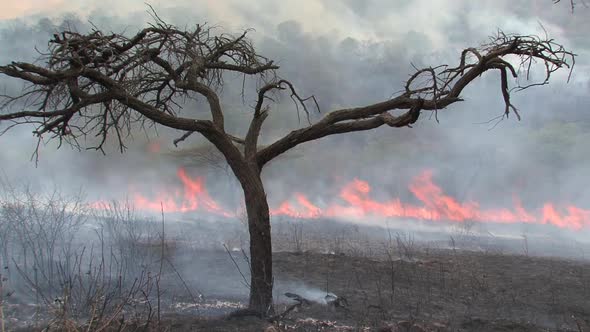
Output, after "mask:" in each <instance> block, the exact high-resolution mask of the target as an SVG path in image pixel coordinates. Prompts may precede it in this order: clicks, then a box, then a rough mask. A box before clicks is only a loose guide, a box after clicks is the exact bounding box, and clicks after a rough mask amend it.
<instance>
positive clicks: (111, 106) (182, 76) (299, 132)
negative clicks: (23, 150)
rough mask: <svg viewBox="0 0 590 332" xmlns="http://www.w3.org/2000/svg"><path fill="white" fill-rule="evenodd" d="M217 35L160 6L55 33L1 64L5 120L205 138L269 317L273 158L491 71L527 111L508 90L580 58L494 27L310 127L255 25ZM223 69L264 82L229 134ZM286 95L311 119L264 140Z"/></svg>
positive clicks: (55, 130)
mask: <svg viewBox="0 0 590 332" xmlns="http://www.w3.org/2000/svg"><path fill="white" fill-rule="evenodd" d="M214 32H215V31H213V30H212V29H211V28H210V27H208V26H205V25H197V26H196V27H194V28H193V29H191V30H181V29H179V28H177V27H175V26H173V25H170V24H168V23H166V22H164V21H163V20H161V19H160V18H159V17H158V16H157V15H156V14H155V13H154V24H153V25H151V26H149V27H147V28H145V29H143V30H141V31H139V32H138V33H137V34H136V35H134V36H131V37H128V36H125V35H123V34H115V33H111V34H105V33H103V32H101V31H97V30H94V31H92V32H91V33H87V34H81V33H77V32H74V31H63V32H61V33H59V34H55V35H54V37H53V39H51V40H50V42H49V48H48V51H47V53H46V54H43V55H42V58H41V61H39V62H36V63H26V62H12V63H11V64H9V65H6V66H0V73H2V74H4V75H7V76H10V77H14V78H17V79H20V80H22V81H24V82H26V83H28V86H27V87H26V88H25V89H24V90H23V91H22V92H21V93H19V94H17V95H9V96H4V102H3V104H2V107H3V109H4V110H5V112H3V114H0V120H3V122H5V123H6V122H8V123H9V124H10V126H8V128H7V129H6V130H8V129H9V128H12V127H13V126H15V125H17V124H22V123H28V124H31V123H33V124H35V125H36V126H37V127H36V130H35V131H34V134H36V135H37V136H38V138H39V139H41V138H42V137H44V136H47V135H50V137H51V138H55V139H57V140H59V142H60V143H61V142H62V141H66V142H69V143H71V144H75V145H78V143H79V139H80V138H83V137H86V136H87V135H96V136H97V137H99V138H100V139H99V142H98V144H96V146H93V147H91V148H94V149H97V150H102V148H103V146H104V144H105V142H106V141H107V138H108V137H111V136H112V137H114V138H115V139H116V140H117V142H118V144H119V146H120V148H121V151H123V150H124V149H125V141H126V139H128V138H129V134H130V133H131V132H132V131H133V130H134V128H137V124H139V125H141V126H144V127H145V126H147V125H153V124H159V125H162V126H166V127H170V128H174V129H177V130H179V131H182V132H184V134H183V135H182V136H181V137H179V138H178V139H177V140H175V141H174V143H175V144H177V143H179V142H182V141H183V140H185V139H187V138H188V137H189V136H190V135H191V134H193V133H199V134H201V135H202V136H203V137H205V138H206V139H207V140H208V141H209V142H211V143H212V144H213V145H214V146H215V147H216V148H217V149H218V150H219V152H220V153H221V154H222V155H223V156H224V157H225V160H226V161H227V163H228V164H229V167H230V168H231V170H232V171H233V173H234V174H235V176H236V177H237V179H238V181H239V182H240V184H241V187H242V189H243V192H244V197H245V205H246V211H247V215H248V227H249V233H250V254H251V269H252V275H251V282H250V284H251V290H250V300H249V306H250V309H252V310H255V311H257V312H260V313H262V314H269V313H270V312H271V311H272V310H273V309H272V288H273V273H272V252H271V232H270V227H271V226H270V217H269V207H268V203H267V199H266V193H265V189H264V185H263V182H262V180H261V171H262V169H263V167H264V166H265V165H266V164H268V163H269V162H270V161H271V160H273V159H274V158H276V157H277V156H279V155H281V154H283V153H285V152H286V151H288V150H290V149H292V148H294V147H296V146H298V145H299V144H302V143H305V142H309V141H313V140H316V139H320V138H322V137H325V136H329V135H336V134H342V133H349V132H356V131H365V130H371V129H374V128H377V127H380V126H383V125H387V126H389V127H393V128H398V127H411V125H412V124H413V123H415V122H416V121H417V120H418V118H419V117H420V115H421V114H422V113H423V112H434V114H435V115H437V112H438V111H440V110H442V109H444V108H446V107H447V106H449V105H451V104H453V103H455V102H458V101H461V100H462V99H461V93H462V91H463V89H464V88H465V87H467V86H468V85H469V84H470V83H472V82H473V81H474V80H475V79H476V78H477V77H479V76H481V75H482V74H484V73H486V72H488V71H494V72H499V74H500V79H501V80H500V92H501V94H502V96H503V99H504V103H505V109H504V112H503V115H502V117H504V116H506V117H507V116H508V115H509V114H510V113H512V114H515V115H516V116H517V117H518V118H520V116H519V114H518V111H517V109H516V107H514V105H513V104H512V103H511V100H510V93H511V91H512V89H514V88H518V89H526V88H528V87H531V86H534V85H542V84H546V83H547V82H548V81H549V78H550V77H551V75H552V74H553V73H554V72H555V71H556V70H558V69H560V68H563V67H567V68H570V67H571V66H572V65H573V63H574V54H573V53H571V52H569V51H568V50H566V49H564V48H563V47H562V46H561V45H559V44H557V43H556V42H555V41H553V40H551V39H546V38H540V37H537V36H521V35H508V34H504V33H502V32H498V34H496V35H495V36H493V37H491V38H490V40H489V43H487V44H484V45H482V46H481V47H479V48H467V49H465V50H463V51H462V52H461V54H460V56H459V64H458V65H456V66H448V65H441V66H437V67H429V68H424V69H419V70H418V69H417V70H416V72H415V73H414V74H413V75H412V76H411V77H410V78H409V79H408V81H407V83H406V84H405V87H404V89H403V91H402V92H400V93H399V95H397V96H395V97H394V98H391V99H388V100H385V101H381V102H378V103H375V104H371V105H366V106H362V107H353V108H345V109H338V110H334V111H332V112H329V113H327V114H325V115H324V116H323V117H322V118H321V119H319V120H318V121H315V122H314V123H312V121H311V118H310V116H309V113H308V110H309V107H318V104H317V102H316V100H315V97H313V96H311V97H307V98H304V97H301V96H300V95H299V94H298V93H297V91H296V89H295V87H294V86H293V84H292V83H291V82H290V81H288V80H286V79H282V78H280V77H278V76H277V75H276V70H277V69H278V68H279V67H278V66H277V65H276V64H275V63H274V62H273V61H272V60H270V59H267V58H266V57H264V56H262V55H260V54H258V53H257V52H256V50H255V48H254V47H253V44H252V43H251V41H250V40H249V39H248V38H247V37H246V35H247V32H248V31H246V32H244V33H242V34H240V35H237V36H233V35H229V34H217V35H216V34H215V33H214ZM510 61H517V62H510ZM534 62H540V63H542V64H544V67H543V68H544V69H545V72H546V75H545V77H544V78H543V80H542V81H540V82H534V83H530V84H528V85H523V86H521V85H519V84H517V86H516V87H513V88H512V89H511V88H510V87H509V76H512V77H514V78H516V77H518V75H519V73H522V72H528V70H529V69H530V67H531V65H532V64H533V63H534ZM517 68H518V69H517ZM227 72H233V73H239V74H243V75H244V76H249V77H255V78H259V79H260V82H261V84H260V85H259V89H258V90H257V99H256V104H255V106H254V110H253V112H252V115H251V121H250V124H249V129H248V131H247V133H246V135H245V136H244V137H237V136H235V135H233V134H232V133H230V132H228V131H227V130H226V128H225V125H224V109H223V108H222V106H221V103H220V98H219V94H218V91H219V88H221V87H222V86H223V84H224V81H223V78H224V73H227ZM527 76H528V75H527ZM281 92H282V93H284V92H286V93H287V94H288V95H289V96H290V97H291V98H292V99H293V101H294V102H295V104H296V105H297V108H298V110H301V111H302V112H304V113H303V114H304V115H307V120H308V123H309V125H307V126H305V127H302V128H300V129H296V130H293V131H291V132H289V133H288V134H286V135H285V136H284V137H282V138H280V139H278V140H276V141H275V142H273V143H271V144H269V145H266V146H260V145H259V142H258V140H259V135H260V132H261V129H262V127H263V124H264V122H265V119H266V118H267V117H268V115H269V114H270V113H271V111H272V105H273V104H274V100H273V99H272V98H271V97H270V94H272V93H281ZM194 96H201V97H204V98H205V99H206V101H207V103H208V108H209V110H210V114H211V118H210V120H209V119H195V118H191V117H187V116H185V115H182V114H181V111H180V106H181V103H182V102H183V101H184V98H187V97H188V98H190V97H194ZM310 103H311V104H310ZM23 105H24V106H23ZM17 107H21V108H20V109H19V110H16V109H15V108H17ZM393 112H399V113H393ZM6 130H5V131H6Z"/></svg>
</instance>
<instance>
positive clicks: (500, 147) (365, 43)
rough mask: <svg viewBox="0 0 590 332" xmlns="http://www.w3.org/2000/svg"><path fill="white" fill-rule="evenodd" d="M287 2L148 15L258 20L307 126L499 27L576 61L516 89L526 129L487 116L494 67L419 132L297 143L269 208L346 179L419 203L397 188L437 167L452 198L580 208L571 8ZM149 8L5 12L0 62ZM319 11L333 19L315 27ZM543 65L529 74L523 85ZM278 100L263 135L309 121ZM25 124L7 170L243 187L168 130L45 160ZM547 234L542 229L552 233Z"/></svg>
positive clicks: (245, 106) (229, 93)
mask: <svg viewBox="0 0 590 332" xmlns="http://www.w3.org/2000/svg"><path fill="white" fill-rule="evenodd" d="M130 3H131V2H130ZM129 6H131V5H129ZM293 6H294V5H293V4H291V3H286V4H285V5H284V6H283V5H277V4H275V3H274V2H270V1H262V2H256V3H254V4H249V5H248V6H244V5H240V4H238V3H233V2H232V1H227V2H219V4H217V5H215V6H212V7H211V8H208V9H203V8H200V9H199V12H196V10H195V9H193V8H185V7H182V8H180V7H179V8H164V7H162V8H158V7H156V9H159V12H160V15H161V16H162V17H163V18H165V19H166V20H168V21H170V22H171V23H175V24H178V25H179V26H184V25H187V24H194V23H199V22H203V21H207V22H209V23H212V24H218V23H219V25H220V26H222V27H220V28H219V29H220V31H223V30H224V29H225V30H229V31H239V30H240V29H243V28H248V27H253V28H255V29H256V31H253V32H252V33H251V37H252V38H253V39H254V40H255V42H256V45H257V47H258V50H259V51H260V53H261V54H263V55H266V56H268V57H269V58H272V59H275V60H276V61H277V62H278V63H279V64H280V65H281V69H280V76H282V77H284V78H287V79H289V80H291V81H292V82H293V83H294V84H295V85H296V86H297V87H298V88H299V90H300V92H301V94H302V95H311V94H313V95H315V96H316V97H317V98H318V101H319V105H320V109H321V113H320V114H318V113H315V110H313V109H312V112H311V119H312V120H314V119H318V118H319V117H320V116H322V114H323V113H325V112H328V111H330V110H332V109H336V108H340V107H348V106H360V105H364V104H368V103H372V102H377V101H381V100H385V99H387V98H389V97H390V96H393V95H395V94H396V93H397V92H399V91H400V89H401V88H402V87H403V84H404V82H405V80H406V79H407V78H408V77H409V75H410V74H411V73H412V72H413V71H414V69H413V67H412V66H416V67H424V66H430V65H432V66H435V65H439V64H443V63H448V64H455V63H456V62H457V61H458V55H459V53H460V51H461V49H462V48H465V47H469V46H476V45H478V44H480V43H482V42H485V41H486V39H487V36H488V35H490V34H492V33H494V32H495V31H496V29H502V30H504V31H506V32H517V33H523V34H527V33H536V34H544V33H545V31H544V30H546V32H547V33H548V34H549V35H550V36H551V37H554V38H555V39H556V40H558V41H560V42H562V43H564V44H565V45H566V46H567V47H569V48H572V49H573V50H574V51H575V52H576V53H577V54H578V55H579V57H578V58H577V63H576V70H575V71H574V74H573V76H572V78H571V81H570V83H566V79H567V73H565V74H561V75H559V76H556V77H555V80H554V81H553V82H552V83H551V84H550V85H548V86H544V87H538V88H534V89H529V90H525V91H523V92H519V93H515V94H514V103H515V104H516V105H517V107H519V109H520V111H521V114H522V116H523V120H522V121H520V122H518V121H517V120H516V119H514V118H512V117H511V118H510V119H504V120H503V121H501V122H499V123H497V120H493V119H494V118H496V117H497V116H498V115H500V114H501V113H502V111H503V101H502V97H501V93H500V85H499V78H498V76H497V75H494V73H490V74H488V75H486V76H485V77H483V78H482V79H481V80H480V81H478V82H477V83H476V84H474V85H473V86H471V87H469V88H468V89H467V90H466V91H465V92H464V97H465V101H464V102H462V103H459V104H455V105H452V106H451V107H449V108H448V109H446V110H442V111H440V112H438V114H437V116H436V117H435V115H432V116H430V115H429V114H424V115H423V116H422V118H421V119H420V121H419V122H418V123H417V124H416V125H415V126H414V128H401V129H391V128H380V129H378V130H374V131H371V132H366V133H353V134H348V135H341V136H334V137H329V138H326V139H323V140H321V141H318V142H312V143H308V144H306V145H303V146H300V147H298V148H297V149H295V150H294V151H292V152H289V153H288V154H286V155H285V156H283V157H281V158H280V159H278V160H276V161H275V162H273V163H272V164H271V165H269V167H268V168H267V169H265V170H264V173H263V175H264V178H265V181H266V183H267V191H268V197H269V200H270V203H271V205H273V204H274V205H276V204H278V203H279V202H281V201H283V200H285V199H287V198H289V197H290V195H292V193H293V192H296V191H297V192H303V193H305V194H306V195H308V196H309V197H310V198H312V199H313V200H314V202H318V203H322V202H325V201H328V200H329V199H332V198H336V197H335V196H336V195H337V194H338V189H339V188H340V186H341V185H342V184H343V183H346V182H348V181H350V180H352V179H354V178H358V179H362V180H365V181H367V182H368V183H370V184H371V185H372V188H373V191H372V194H371V195H372V196H373V197H375V199H380V198H382V199H383V200H386V199H388V198H392V197H399V198H400V199H401V200H402V201H406V202H411V203H412V202H415V197H413V195H412V194H411V193H409V192H408V190H407V186H408V184H409V183H410V181H411V179H412V178H413V177H414V176H416V175H418V174H419V173H420V172H421V171H422V170H423V169H433V170H434V176H435V179H436V182H437V183H438V184H439V185H440V186H441V187H442V188H444V190H445V192H446V193H447V194H449V195H451V196H453V197H455V198H457V199H458V200H459V201H463V200H476V201H479V202H481V204H482V205H486V206H487V205H489V206H490V207H511V206H512V203H513V202H512V195H513V194H516V195H518V196H519V197H520V198H521V199H522V201H523V205H524V206H525V207H527V208H530V209H531V210H535V209H538V208H540V207H541V206H542V205H543V203H545V202H548V201H552V202H555V203H558V204H559V203H571V204H574V205H577V206H579V207H582V208H586V209H587V208H590V205H589V203H588V201H589V199H590V192H588V190H587V189H586V188H588V185H590V183H589V181H590V180H589V178H588V176H587V169H588V166H589V165H588V164H589V163H590V159H589V158H588V157H587V153H586V149H585V144H586V142H587V138H588V134H586V133H587V132H588V130H587V129H588V128H589V127H590V117H589V116H588V115H587V114H586V110H587V108H588V105H590V100H589V97H588V92H590V83H589V79H588V77H589V75H588V68H589V60H588V59H589V58H590V52H589V50H590V45H589V44H588V39H587V38H586V36H585V35H584V33H583V31H586V30H587V29H585V27H588V28H590V26H589V25H590V23H589V22H590V20H588V15H590V11H588V10H585V9H584V8H582V7H580V9H579V10H578V11H577V12H576V13H575V14H573V15H572V14H571V13H570V12H569V11H568V10H567V8H564V7H563V6H561V7H560V6H553V7H552V6H551V4H550V3H549V4H543V5H540V4H538V2H536V1H533V0H531V1H522V2H520V3H519V4H517V5H514V4H513V3H512V2H509V1H499V2H494V3H491V2H489V3H486V4H479V3H478V4H475V3H473V2H470V1H445V2H441V3H437V4H432V2H430V1H417V2H396V4H393V2H387V1H345V2H342V3H340V4H334V3H333V2H328V1H321V0H318V1H314V2H310V7H309V8H312V9H313V10H311V11H310V12H306V13H301V12H300V11H297V10H295V9H294V7H293ZM275 7H276V8H275ZM443 8H444V10H443ZM144 11H145V8H144V7H143V5H138V7H135V8H134V9H133V10H130V11H129V12H128V13H125V14H119V15H117V16H114V15H112V14H110V13H108V12H107V11H105V10H102V11H101V10H100V8H99V10H97V11H95V12H92V13H90V14H88V13H83V14H79V13H78V14H70V15H67V16H65V17H51V18H44V17H43V18H40V17H27V18H23V19H17V20H5V21H3V22H2V24H1V26H2V30H1V31H0V44H1V45H2V49H3V50H5V51H4V52H2V54H0V62H2V63H7V62H9V61H11V60H25V61H30V60H32V59H34V58H35V56H36V54H35V53H34V51H33V47H34V46H37V47H38V48H39V49H41V50H42V49H43V48H44V47H45V45H46V43H47V40H48V39H49V37H50V36H51V34H52V33H53V32H55V31H56V30H60V29H61V28H63V27H65V26H67V25H69V26H75V27H76V28H77V29H78V30H80V31H88V30H89V29H92V28H93V26H92V25H95V26H97V27H98V28H101V29H105V30H113V31H120V30H126V31H127V33H130V34H131V33H133V32H134V31H136V30H137V29H139V28H140V27H141V22H148V21H149V16H148V15H147V14H144ZM187 13H190V14H189V15H187ZM271 13H274V14H271ZM316 18H321V19H322V20H320V21H321V22H324V24H325V26H327V27H329V28H326V27H323V26H319V25H318V23H314V22H317V21H318V20H317V19H316ZM66 22H67V23H66ZM90 22H91V23H90ZM369 22H370V24H369ZM541 74H542V73H541V72H539V71H535V72H534V73H533V78H537V79H538V78H539V75H541ZM0 84H1V85H2V87H3V89H6V90H8V91H15V89H16V90H17V89H19V88H20V87H21V86H20V82H16V81H14V80H8V79H6V78H5V77H2V78H1V83H0ZM241 84H242V81H241V79H240V78H239V77H238V78H235V77H234V78H233V79H232V77H228V80H227V87H226V88H225V89H224V91H223V102H224V107H226V109H227V110H228V112H229V115H228V116H227V121H228V128H229V129H230V130H232V131H233V132H235V133H239V134H241V133H243V132H244V131H245V129H246V128H245V126H246V123H247V122H246V121H247V120H248V119H249V115H250V111H251V105H252V104H253V100H254V99H253V98H254V94H253V91H254V88H255V85H256V82H247V85H246V90H245V91H246V95H245V102H244V100H242V97H241V96H240V90H241ZM279 100H280V102H279V104H278V105H276V106H275V107H274V109H273V113H272V115H271V116H270V118H269V119H268V122H267V123H266V126H265V128H264V131H263V135H262V143H263V144H264V143H268V142H271V141H272V140H274V139H276V138H278V137H280V136H282V135H284V134H285V133H286V132H288V130H290V129H294V128H297V127H299V126H302V125H305V124H306V119H305V116H304V115H302V114H299V115H300V116H301V120H300V121H299V120H298V114H297V111H296V109H295V107H294V105H293V104H292V103H291V101H290V100H289V98H288V97H287V96H283V98H280V99H279ZM185 109H186V110H187V111H191V112H193V113H191V114H195V113H194V110H197V111H198V110H199V109H201V110H202V109H203V107H202V104H200V102H199V101H197V102H194V103H191V104H189V105H187V107H186V108H185ZM198 112H202V114H203V116H208V115H207V113H206V112H203V111H198ZM196 114H201V113H196ZM436 118H438V120H437V119H436ZM3 126H4V124H3ZM31 131H32V128H31V127H25V126H23V127H20V128H18V129H17V130H12V131H10V132H8V133H7V134H5V135H4V136H2V137H1V138H0V149H1V150H0V151H2V152H1V153H0V164H1V165H2V166H1V167H2V171H3V172H4V173H5V176H6V177H7V178H10V179H26V181H29V182H33V183H36V184H39V185H47V184H49V183H56V184H59V185H64V186H70V187H72V188H75V189H78V188H79V187H83V188H84V189H85V190H86V191H87V192H88V193H89V196H91V197H93V198H97V197H100V198H104V199H111V198H120V197H121V196H124V195H125V194H126V193H128V190H130V188H129V187H128V185H134V184H141V185H142V186H143V187H142V188H144V189H143V190H146V189H145V188H147V190H155V188H159V187H161V186H163V185H164V184H168V183H170V182H171V180H173V179H174V178H175V172H176V168H177V167H178V166H180V165H186V166H189V167H190V166H192V167H193V170H192V172H194V173H193V174H198V175H201V176H204V177H206V178H207V179H208V181H207V186H208V189H209V192H210V193H211V195H212V196H213V197H215V198H216V199H217V200H218V201H221V202H225V204H227V205H228V206H236V205H239V204H240V200H241V194H240V192H239V186H238V185H237V183H236V181H235V180H233V178H232V176H231V174H230V175H227V174H228V173H227V172H226V171H227V169H225V170H224V169H223V167H221V168H211V167H206V166H207V165H203V164H202V163H199V162H195V161H194V160H192V159H191V158H190V154H189V153H188V152H186V153H185V154H183V153H178V151H179V150H178V149H175V148H174V147H173V145H172V143H171V142H172V139H173V138H175V137H177V136H178V133H175V132H172V131H170V130H166V129H164V128H158V135H155V134H154V132H151V133H150V135H148V136H146V134H144V133H138V134H136V135H135V137H134V139H133V141H130V142H129V144H128V150H127V151H126V153H125V154H120V153H118V152H117V149H116V147H115V146H111V147H110V149H108V152H109V153H108V154H107V155H106V156H103V155H102V154H101V153H99V152H95V151H81V152H80V151H77V150H75V149H71V148H69V147H63V148H61V149H60V150H57V151H56V150H55V144H53V143H51V144H48V146H44V147H43V148H42V149H41V155H40V164H39V167H35V164H34V162H31V161H29V157H30V154H31V153H32V152H33V150H34V146H35V143H36V141H35V139H34V137H33V136H32V134H31ZM152 144H158V145H159V147H160V149H159V151H160V152H159V153H157V154H150V153H147V152H148V151H149V150H150V146H153V145H152ZM195 146H197V147H199V149H206V147H207V143H206V142H204V140H203V139H202V138H199V137H196V135H195V137H193V138H191V139H190V140H188V141H186V142H184V143H183V145H181V147H180V148H181V149H183V148H184V149H185V150H191V149H192V148H194V147H195ZM181 151H182V150H181ZM220 175H223V176H220ZM547 232H549V234H552V233H550V232H552V229H551V228H548V229H547Z"/></svg>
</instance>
